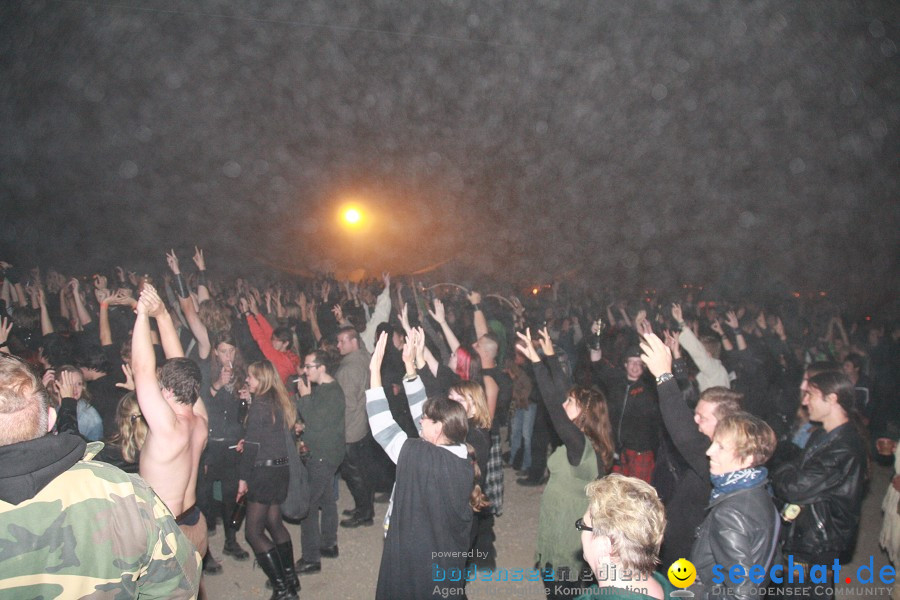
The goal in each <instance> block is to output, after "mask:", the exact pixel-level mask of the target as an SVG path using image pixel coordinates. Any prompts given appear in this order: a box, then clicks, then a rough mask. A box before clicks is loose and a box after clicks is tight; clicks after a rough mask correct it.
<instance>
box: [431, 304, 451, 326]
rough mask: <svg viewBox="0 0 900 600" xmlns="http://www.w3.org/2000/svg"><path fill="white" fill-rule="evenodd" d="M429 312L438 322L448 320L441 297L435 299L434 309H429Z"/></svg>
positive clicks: (441, 322)
mask: <svg viewBox="0 0 900 600" xmlns="http://www.w3.org/2000/svg"><path fill="white" fill-rule="evenodd" d="M428 314H429V315H431V318H432V319H434V320H435V321H437V322H438V324H443V323H446V322H447V316H446V314H445V313H444V303H443V302H441V301H440V299H439V298H435V299H434V310H433V311H432V310H429V311H428Z"/></svg>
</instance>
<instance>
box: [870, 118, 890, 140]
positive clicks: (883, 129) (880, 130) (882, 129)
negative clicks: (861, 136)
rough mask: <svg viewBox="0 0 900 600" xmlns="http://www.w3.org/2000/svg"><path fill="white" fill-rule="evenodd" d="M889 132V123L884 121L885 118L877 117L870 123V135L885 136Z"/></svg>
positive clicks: (874, 136) (875, 136)
mask: <svg viewBox="0 0 900 600" xmlns="http://www.w3.org/2000/svg"><path fill="white" fill-rule="evenodd" d="M887 133H888V127H887V123H885V122H884V119H875V120H874V121H872V122H871V123H869V135H871V136H872V137H873V138H883V137H885V136H886V135H887Z"/></svg>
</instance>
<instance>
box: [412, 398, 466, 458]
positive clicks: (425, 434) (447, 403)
mask: <svg viewBox="0 0 900 600" xmlns="http://www.w3.org/2000/svg"><path fill="white" fill-rule="evenodd" d="M468 433H469V420H468V419H467V418H466V409H465V408H463V405H462V404H460V403H459V402H454V401H453V400H450V399H449V398H444V397H442V396H437V397H434V398H429V399H428V400H426V401H425V405H424V406H423V407H422V439H423V440H425V441H427V442H431V443H432V444H437V445H441V446H449V445H452V444H464V443H465V442H466V435H467V434H468Z"/></svg>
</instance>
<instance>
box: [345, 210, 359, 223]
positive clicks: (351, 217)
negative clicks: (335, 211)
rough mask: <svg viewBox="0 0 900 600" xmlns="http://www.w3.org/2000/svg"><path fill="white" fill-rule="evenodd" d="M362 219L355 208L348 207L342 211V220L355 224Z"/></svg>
mask: <svg viewBox="0 0 900 600" xmlns="http://www.w3.org/2000/svg"><path fill="white" fill-rule="evenodd" d="M361 220H362V214H361V213H360V212H359V211H358V210H357V209H355V208H348V209H347V210H345V211H344V221H346V222H347V223H348V224H350V225H356V224H358V223H359V222H360V221H361Z"/></svg>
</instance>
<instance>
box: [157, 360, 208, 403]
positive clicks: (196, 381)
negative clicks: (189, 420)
mask: <svg viewBox="0 0 900 600" xmlns="http://www.w3.org/2000/svg"><path fill="white" fill-rule="evenodd" d="M202 379H203V375H202V374H201V373H200V367H198V366H197V363H195V362H194V361H192V360H191V359H189V358H170V359H169V360H167V361H166V362H165V364H163V366H162V368H161V369H160V370H159V383H160V385H161V386H162V389H163V392H165V391H166V390H168V392H169V393H170V394H171V395H172V399H173V400H174V401H175V402H177V403H179V404H189V405H193V404H194V403H195V402H197V398H198V396H199V394H200V381H201V380H202Z"/></svg>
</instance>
